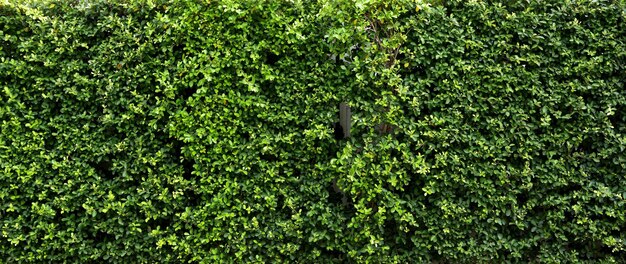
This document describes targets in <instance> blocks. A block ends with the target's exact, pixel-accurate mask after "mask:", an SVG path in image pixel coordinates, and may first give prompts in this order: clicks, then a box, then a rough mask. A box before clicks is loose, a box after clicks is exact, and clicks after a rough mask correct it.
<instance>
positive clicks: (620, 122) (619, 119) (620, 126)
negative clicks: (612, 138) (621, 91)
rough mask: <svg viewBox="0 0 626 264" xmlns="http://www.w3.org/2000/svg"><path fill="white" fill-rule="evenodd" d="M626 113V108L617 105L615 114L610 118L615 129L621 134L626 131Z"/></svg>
mask: <svg viewBox="0 0 626 264" xmlns="http://www.w3.org/2000/svg"><path fill="white" fill-rule="evenodd" d="M624 112H626V106H624V105H617V106H616V109H615V113H614V114H613V115H610V116H609V122H611V125H612V126H613V129H614V130H615V131H617V132H621V131H623V130H624V129H625V127H624V126H625V125H626V120H625V119H624Z"/></svg>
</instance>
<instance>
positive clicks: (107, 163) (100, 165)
mask: <svg viewBox="0 0 626 264" xmlns="http://www.w3.org/2000/svg"><path fill="white" fill-rule="evenodd" d="M88 164H89V166H91V167H92V168H93V169H94V170H95V171H96V174H97V175H98V176H100V177H102V178H104V179H107V180H111V179H113V178H114V177H115V173H114V172H113V162H112V159H111V157H109V155H106V156H104V157H100V158H99V159H98V160H97V161H92V162H89V163H88Z"/></svg>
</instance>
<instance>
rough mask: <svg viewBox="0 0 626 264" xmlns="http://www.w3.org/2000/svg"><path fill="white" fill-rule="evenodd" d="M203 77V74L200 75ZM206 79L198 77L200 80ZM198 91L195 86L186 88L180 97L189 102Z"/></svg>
mask: <svg viewBox="0 0 626 264" xmlns="http://www.w3.org/2000/svg"><path fill="white" fill-rule="evenodd" d="M199 75H202V74H199ZM202 78H204V76H198V80H200V79H202ZM197 90H198V89H197V88H196V87H193V86H187V87H184V88H183V89H182V90H181V91H180V97H181V98H182V99H183V100H184V101H187V100H188V99H189V98H190V97H192V96H193V95H194V94H196V91H197Z"/></svg>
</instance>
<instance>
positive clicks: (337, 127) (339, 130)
mask: <svg viewBox="0 0 626 264" xmlns="http://www.w3.org/2000/svg"><path fill="white" fill-rule="evenodd" d="M332 129H333V135H334V137H335V139H336V140H341V139H343V138H344V134H343V127H342V126H341V124H339V122H335V123H333V124H332Z"/></svg>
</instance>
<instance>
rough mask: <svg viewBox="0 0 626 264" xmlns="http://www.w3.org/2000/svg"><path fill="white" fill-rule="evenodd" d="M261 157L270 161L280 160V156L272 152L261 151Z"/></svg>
mask: <svg viewBox="0 0 626 264" xmlns="http://www.w3.org/2000/svg"><path fill="white" fill-rule="evenodd" d="M259 158H260V159H261V160H263V161H269V162H274V161H278V156H277V155H275V154H270V153H261V155H259Z"/></svg>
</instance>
